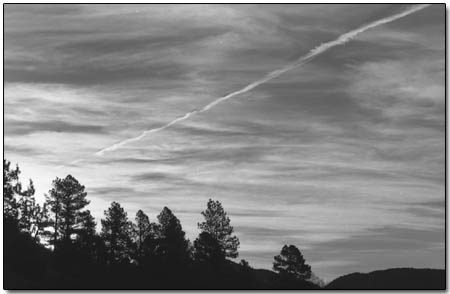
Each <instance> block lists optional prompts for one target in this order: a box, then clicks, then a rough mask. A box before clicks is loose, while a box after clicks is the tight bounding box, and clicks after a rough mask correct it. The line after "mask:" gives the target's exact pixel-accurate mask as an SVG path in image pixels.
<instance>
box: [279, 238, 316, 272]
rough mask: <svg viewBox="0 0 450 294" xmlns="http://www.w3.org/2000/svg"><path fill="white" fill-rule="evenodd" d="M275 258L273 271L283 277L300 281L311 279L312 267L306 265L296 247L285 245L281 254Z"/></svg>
mask: <svg viewBox="0 0 450 294" xmlns="http://www.w3.org/2000/svg"><path fill="white" fill-rule="evenodd" d="M274 258H275V261H274V263H273V269H274V270H275V271H277V272H279V273H280V274H281V275H282V276H286V277H290V278H294V279H300V280H307V279H309V278H311V266H309V265H308V264H306V263H305V259H304V258H303V255H302V254H301V252H300V250H298V248H297V247H295V246H294V245H289V246H287V245H284V246H283V248H282V249H281V253H280V254H279V255H277V256H275V257H274Z"/></svg>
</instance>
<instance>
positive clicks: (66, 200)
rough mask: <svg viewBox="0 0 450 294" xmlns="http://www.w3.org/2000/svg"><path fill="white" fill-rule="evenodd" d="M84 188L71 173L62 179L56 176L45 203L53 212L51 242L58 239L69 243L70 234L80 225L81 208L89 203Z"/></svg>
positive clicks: (55, 241)
mask: <svg viewBox="0 0 450 294" xmlns="http://www.w3.org/2000/svg"><path fill="white" fill-rule="evenodd" d="M84 190H85V187H84V186H83V185H81V184H80V183H79V182H78V180H77V179H75V178H74V177H73V176H71V175H68V176H67V177H66V178H64V179H60V178H56V179H55V180H54V181H53V183H52V189H51V190H50V191H49V195H47V197H46V198H47V200H46V203H47V205H48V206H49V207H50V210H51V212H53V214H54V215H53V216H54V218H53V234H54V236H53V242H54V244H55V245H56V243H57V241H58V240H59V239H61V240H64V241H65V242H66V243H69V242H70V241H71V235H72V234H73V233H76V232H77V228H79V227H80V226H81V222H82V219H81V218H80V215H81V214H82V211H81V210H82V209H83V208H84V207H85V206H86V205H88V204H89V201H88V200H86V195H87V193H86V192H85V191H84ZM59 236H61V238H60V237H59Z"/></svg>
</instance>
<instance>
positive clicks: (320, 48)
mask: <svg viewBox="0 0 450 294" xmlns="http://www.w3.org/2000/svg"><path fill="white" fill-rule="evenodd" d="M428 6H430V4H420V5H413V6H411V7H409V8H407V9H405V10H404V11H402V12H399V13H397V14H394V15H391V16H388V17H386V18H382V19H379V20H376V21H374V22H371V23H369V24H366V25H363V26H362V27H359V28H357V29H354V30H352V31H350V32H348V33H345V34H343V35H341V36H339V37H338V38H337V39H335V40H333V41H329V42H326V43H322V44H320V45H319V46H317V47H315V48H314V49H312V50H311V51H309V52H308V53H307V54H306V55H304V56H302V57H300V58H299V59H297V60H296V61H295V62H293V63H291V64H288V65H286V66H284V67H283V68H281V69H277V70H274V71H272V72H269V73H268V74H266V75H265V76H264V77H262V78H261V79H259V80H257V81H254V82H253V83H251V84H249V85H247V86H245V87H244V88H242V89H240V90H238V91H235V92H232V93H230V94H228V95H226V96H223V97H220V98H218V99H216V100H214V101H213V102H211V103H209V104H208V105H206V106H204V107H203V108H201V109H200V110H193V111H191V112H188V113H186V114H185V115H183V116H181V117H178V118H176V119H174V120H173V121H171V122H169V123H167V124H165V125H163V126H161V127H159V128H154V129H150V130H146V131H143V132H142V134H140V135H139V136H137V137H133V138H129V139H125V140H123V141H120V142H118V143H116V144H113V145H111V146H109V147H106V148H103V149H101V150H100V151H98V152H97V153H95V154H96V155H103V154H104V153H105V152H109V151H114V150H116V149H118V148H120V147H122V146H124V145H126V144H128V143H131V142H135V141H139V140H141V139H142V138H144V137H145V136H147V135H148V134H151V133H156V132H159V131H162V130H164V129H167V128H169V127H170V126H173V125H174V124H176V123H179V122H181V121H184V120H186V119H188V118H189V117H191V116H193V115H196V114H198V113H202V112H205V111H208V110H210V109H211V108H213V107H215V106H216V105H217V104H219V103H222V102H223V101H225V100H228V99H231V98H233V97H235V96H237V95H240V94H243V93H246V92H248V91H251V90H253V89H254V88H256V87H257V86H259V85H261V84H264V83H266V82H268V81H270V80H272V79H275V78H277V77H279V76H280V75H282V74H284V73H286V72H288V71H291V70H293V69H295V68H298V67H300V66H302V65H304V64H305V63H307V62H309V61H311V60H312V59H313V58H314V57H316V56H318V55H320V54H322V53H324V52H325V51H327V50H328V49H330V48H333V47H335V46H339V45H344V44H345V43H347V42H349V41H351V40H352V39H353V38H355V37H356V36H357V35H359V34H361V33H363V32H365V31H367V30H369V29H371V28H374V27H377V26H380V25H382V24H385V23H389V22H392V21H394V20H397V19H399V18H402V17H405V16H407V15H409V14H411V13H414V12H416V11H419V10H422V9H424V8H426V7H428Z"/></svg>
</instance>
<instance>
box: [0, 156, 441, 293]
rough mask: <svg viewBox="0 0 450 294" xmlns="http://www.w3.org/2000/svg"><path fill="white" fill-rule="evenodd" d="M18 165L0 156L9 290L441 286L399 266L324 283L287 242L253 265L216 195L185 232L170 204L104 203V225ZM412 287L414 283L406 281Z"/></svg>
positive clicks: (82, 203)
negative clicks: (150, 210) (26, 177)
mask: <svg viewBox="0 0 450 294" xmlns="http://www.w3.org/2000/svg"><path fill="white" fill-rule="evenodd" d="M19 175H20V170H19V167H18V166H16V167H14V168H13V167H11V164H10V162H8V161H7V160H3V223H4V227H3V229H4V230H3V234H4V235H3V237H4V238H3V240H4V241H3V242H4V243H3V246H4V254H3V256H4V261H3V262H4V266H3V267H4V271H3V272H4V288H5V289H416V288H417V289H444V288H445V271H442V270H428V271H423V270H415V269H395V270H391V271H385V272H381V273H378V272H374V273H370V274H367V275H364V274H358V273H355V274H351V275H347V276H343V277H340V278H338V279H336V280H335V281H333V282H331V283H330V284H329V285H327V286H326V287H325V288H323V287H324V286H325V285H324V284H323V282H322V281H321V280H320V278H318V277H317V276H315V275H314V274H313V273H312V272H311V267H310V266H309V265H308V264H306V262H305V259H304V257H303V255H302V253H301V252H300V250H299V249H298V248H297V247H296V246H294V245H285V246H283V248H282V249H281V251H280V254H279V255H277V256H275V257H274V262H273V270H274V271H270V270H264V269H253V268H252V267H251V266H250V265H249V263H248V262H247V261H246V260H240V261H239V262H236V261H233V260H235V259H236V258H238V256H239V250H238V249H239V245H240V242H239V239H238V238H237V237H236V236H235V235H234V229H233V227H232V226H231V222H230V218H229V217H228V216H227V213H226V211H225V210H224V208H223V206H222V204H221V203H220V202H219V201H214V200H212V199H210V200H209V201H208V202H207V205H206V209H205V210H204V211H203V212H202V213H201V214H202V216H199V217H200V218H201V217H202V218H203V221H202V222H200V223H198V228H199V230H200V234H199V235H198V237H197V238H196V239H195V240H194V241H193V242H191V241H190V240H189V239H187V238H186V236H185V232H184V231H183V228H182V225H181V223H180V221H179V219H178V218H177V217H176V216H175V214H174V213H173V212H172V211H171V210H170V209H169V208H168V207H164V208H163V209H162V211H161V212H160V213H159V215H158V216H157V217H156V219H157V221H156V222H152V221H150V218H149V217H148V216H147V215H146V214H145V212H144V211H142V210H139V211H138V212H137V213H136V216H135V217H134V221H131V220H130V219H129V217H128V215H127V212H126V211H125V210H124V209H123V207H121V205H120V204H119V203H118V202H112V203H111V205H110V207H108V208H107V209H106V210H105V211H104V216H103V218H102V219H101V222H100V226H101V230H99V231H97V229H96V228H97V224H96V222H95V220H94V218H93V216H92V215H91V213H90V211H89V210H88V209H87V207H88V205H89V200H88V199H87V193H86V192H85V187H84V186H83V185H82V184H80V183H79V182H78V180H77V179H75V178H74V177H73V176H71V175H68V176H66V177H65V178H56V179H55V180H54V181H53V183H52V186H51V189H50V191H49V192H48V194H47V195H45V202H44V203H43V204H39V203H37V202H36V200H35V197H34V194H35V190H34V187H33V182H32V181H31V180H30V182H29V184H28V186H27V187H26V188H24V187H23V186H22V183H21V181H20V179H19ZM409 286H410V287H409Z"/></svg>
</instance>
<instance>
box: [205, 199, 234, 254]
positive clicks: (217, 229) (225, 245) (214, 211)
mask: <svg viewBox="0 0 450 294" xmlns="http://www.w3.org/2000/svg"><path fill="white" fill-rule="evenodd" d="M202 215H203V216H204V217H205V221H204V222H202V223H199V224H198V227H199V229H200V230H202V232H207V233H209V234H210V235H211V236H212V237H213V238H215V239H216V240H217V242H218V243H219V245H220V248H221V250H222V252H223V254H224V255H225V256H226V257H230V258H236V257H238V255H239V254H238V251H237V250H238V248H239V239H238V237H236V236H234V235H233V232H234V229H233V227H232V226H231V225H230V218H229V217H228V216H227V213H226V212H225V210H224V209H223V207H222V204H221V203H220V202H219V201H214V200H212V199H209V201H208V203H207V208H206V210H205V211H203V212H202Z"/></svg>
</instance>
